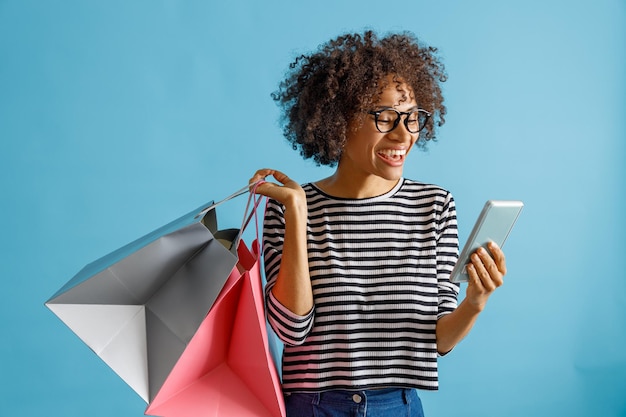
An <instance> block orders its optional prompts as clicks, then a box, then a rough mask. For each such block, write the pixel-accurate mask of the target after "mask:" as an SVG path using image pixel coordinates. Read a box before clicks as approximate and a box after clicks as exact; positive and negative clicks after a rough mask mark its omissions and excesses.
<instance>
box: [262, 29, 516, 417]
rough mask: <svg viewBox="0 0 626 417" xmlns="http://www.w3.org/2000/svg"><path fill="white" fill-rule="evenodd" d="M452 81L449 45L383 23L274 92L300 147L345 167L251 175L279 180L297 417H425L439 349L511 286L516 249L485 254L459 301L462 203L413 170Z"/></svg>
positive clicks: (286, 358) (293, 71)
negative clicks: (443, 51) (325, 172)
mask: <svg viewBox="0 0 626 417" xmlns="http://www.w3.org/2000/svg"><path fill="white" fill-rule="evenodd" d="M445 78H446V76H445V72H444V68H443V65H442V64H441V62H440V61H439V59H438V58H437V56H436V49H435V48H432V47H428V46H424V45H423V44H422V43H421V42H419V41H418V40H417V39H416V38H415V37H414V36H412V35H410V34H395V35H391V36H387V37H383V38H378V37H377V36H376V34H374V33H373V32H371V31H368V32H365V33H364V34H362V35H361V34H351V35H345V36H341V37H338V38H336V39H334V40H331V41H329V42H328V43H326V44H325V45H322V46H321V47H320V48H319V49H318V51H316V52H314V53H312V54H310V55H308V56H301V57H299V58H298V59H296V61H295V62H293V63H292V64H291V66H290V72H289V74H288V76H287V78H286V79H285V81H283V83H282V84H281V86H280V89H279V91H277V92H276V93H275V94H274V95H273V97H274V99H275V100H276V101H277V102H278V103H279V105H281V106H282V108H283V111H284V117H283V122H284V131H285V136H286V137H287V139H288V140H289V141H290V142H291V143H292V145H293V146H294V149H299V150H300V151H301V153H302V155H303V156H304V157H305V158H313V159H314V160H315V161H316V162H317V163H318V164H326V165H331V166H336V171H335V172H334V174H333V175H331V176H330V177H328V178H324V179H321V180H319V181H317V182H312V183H307V184H304V185H303V186H300V185H299V184H297V183H296V182H294V181H293V180H291V179H290V178H289V177H288V176H287V175H285V174H284V173H281V172H278V171H276V170H272V169H261V170H259V171H257V172H256V173H255V174H254V176H253V177H252V178H251V180H250V181H251V182H256V181H258V180H260V179H265V178H267V177H270V176H271V177H273V178H274V179H275V180H276V181H277V183H275V182H265V183H263V184H261V185H259V186H258V187H257V193H259V194H262V195H265V196H268V197H269V198H270V200H269V201H268V205H267V209H266V215H265V223H264V246H263V250H264V255H265V270H266V275H267V278H268V283H267V287H266V300H267V308H268V320H269V322H270V324H271V326H272V327H273V329H274V330H275V331H276V333H277V334H278V335H279V337H280V338H281V339H282V340H283V342H284V343H285V349H284V352H283V391H284V393H285V404H286V408H287V416H289V417H291V416H294V417H295V416H298V417H308V416H311V417H312V416H322V415H323V416H354V415H357V416H365V415H367V416H377V415H383V414H384V415H385V416H388V417H392V416H407V415H410V416H421V415H423V411H422V405H421V401H420V400H419V397H418V395H417V391H416V389H427V390H434V389H437V387H438V378H437V357H438V355H445V354H446V353H448V352H450V351H451V350H452V349H453V348H454V346H455V345H456V344H457V343H458V342H459V341H460V340H461V339H462V338H463V337H464V336H465V335H466V334H467V333H468V332H469V331H470V329H471V328H472V326H473V325H474V322H475V320H476V318H477V316H478V315H479V313H480V312H481V311H482V310H483V309H484V307H485V304H486V302H487V299H488V298H489V296H490V295H491V294H492V293H493V291H494V290H495V289H496V288H497V287H499V286H500V285H502V282H503V276H504V274H505V273H506V263H505V258H504V254H503V253H502V251H501V250H500V249H499V248H498V247H497V246H496V245H491V246H490V247H489V251H486V250H478V251H477V252H476V253H474V254H473V256H472V260H471V264H469V265H468V267H467V268H468V273H469V276H470V281H469V284H468V287H467V292H466V297H465V298H464V300H463V301H462V302H461V303H460V304H458V305H457V296H458V286H457V285H456V284H453V283H452V282H450V280H449V275H450V272H451V270H452V268H453V267H454V264H455V263H456V260H457V258H458V237H457V224H456V212H455V205H454V199H453V198H452V196H451V194H450V193H449V192H448V191H446V190H445V189H443V188H441V187H438V186H436V185H431V184H423V183H420V182H417V181H412V180H409V179H405V178H403V176H402V171H403V166H404V163H405V160H406V157H407V155H408V154H409V152H410V151H412V150H413V148H414V147H416V146H417V147H420V146H425V144H426V143H427V141H428V140H430V139H434V138H435V133H436V128H437V127H439V126H441V125H442V124H443V123H444V115H445V106H444V105H443V97H442V95H441V88H440V82H443V81H445Z"/></svg>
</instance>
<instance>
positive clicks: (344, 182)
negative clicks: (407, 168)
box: [315, 168, 399, 199]
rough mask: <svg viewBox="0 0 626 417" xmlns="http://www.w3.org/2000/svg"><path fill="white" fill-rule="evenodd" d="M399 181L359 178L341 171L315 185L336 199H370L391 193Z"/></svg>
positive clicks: (368, 177)
mask: <svg viewBox="0 0 626 417" xmlns="http://www.w3.org/2000/svg"><path fill="white" fill-rule="evenodd" d="M398 181H399V179H392V180H388V179H385V178H381V177H378V176H376V175H367V176H363V177H358V176H355V175H350V176H348V175H343V174H342V172H341V170H340V169H339V168H337V171H335V173H334V174H333V175H331V176H330V177H328V178H325V179H323V180H320V181H318V182H317V183H315V184H316V185H317V186H318V187H319V188H320V189H321V190H322V191H324V192H325V193H327V194H329V195H332V196H334V197H341V198H354V199H359V198H370V197H377V196H379V195H382V194H385V193H387V192H389V191H390V190H391V189H392V188H393V187H395V186H396V185H397V184H398Z"/></svg>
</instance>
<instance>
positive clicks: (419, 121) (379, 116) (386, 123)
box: [368, 108, 430, 133]
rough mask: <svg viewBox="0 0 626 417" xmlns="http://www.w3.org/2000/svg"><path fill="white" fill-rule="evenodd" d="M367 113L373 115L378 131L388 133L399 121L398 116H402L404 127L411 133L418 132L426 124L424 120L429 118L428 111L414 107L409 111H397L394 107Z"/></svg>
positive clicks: (426, 120)
mask: <svg viewBox="0 0 626 417" xmlns="http://www.w3.org/2000/svg"><path fill="white" fill-rule="evenodd" d="M368 113H369V114H371V115H373V116H374V123H375V124H376V129H378V131H379V132H380V133H389V132H391V131H392V130H393V129H395V128H396V127H398V124H399V123H400V118H401V117H402V116H406V117H405V118H404V127H406V130H408V131H409V132H411V133H417V132H420V131H421V130H422V129H424V126H426V122H428V119H430V112H428V111H426V110H424V109H414V110H411V111H405V112H402V111H398V110H396V109H391V108H387V109H381V110H375V111H369V112H368Z"/></svg>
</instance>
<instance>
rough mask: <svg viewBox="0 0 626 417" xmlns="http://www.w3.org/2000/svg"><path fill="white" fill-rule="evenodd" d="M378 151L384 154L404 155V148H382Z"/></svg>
mask: <svg viewBox="0 0 626 417" xmlns="http://www.w3.org/2000/svg"><path fill="white" fill-rule="evenodd" d="M378 153H380V154H383V155H386V156H402V155H406V149H383V150H381V151H379V152H378Z"/></svg>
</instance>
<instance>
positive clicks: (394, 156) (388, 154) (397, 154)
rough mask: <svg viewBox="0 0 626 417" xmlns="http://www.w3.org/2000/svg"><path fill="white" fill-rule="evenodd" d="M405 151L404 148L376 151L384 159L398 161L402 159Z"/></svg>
mask: <svg viewBox="0 0 626 417" xmlns="http://www.w3.org/2000/svg"><path fill="white" fill-rule="evenodd" d="M406 152H407V150H406V149H381V150H379V151H378V152H376V153H377V155H378V156H380V157H381V158H382V159H383V160H385V161H388V162H396V163H398V162H402V161H403V160H404V157H405V155H406Z"/></svg>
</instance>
